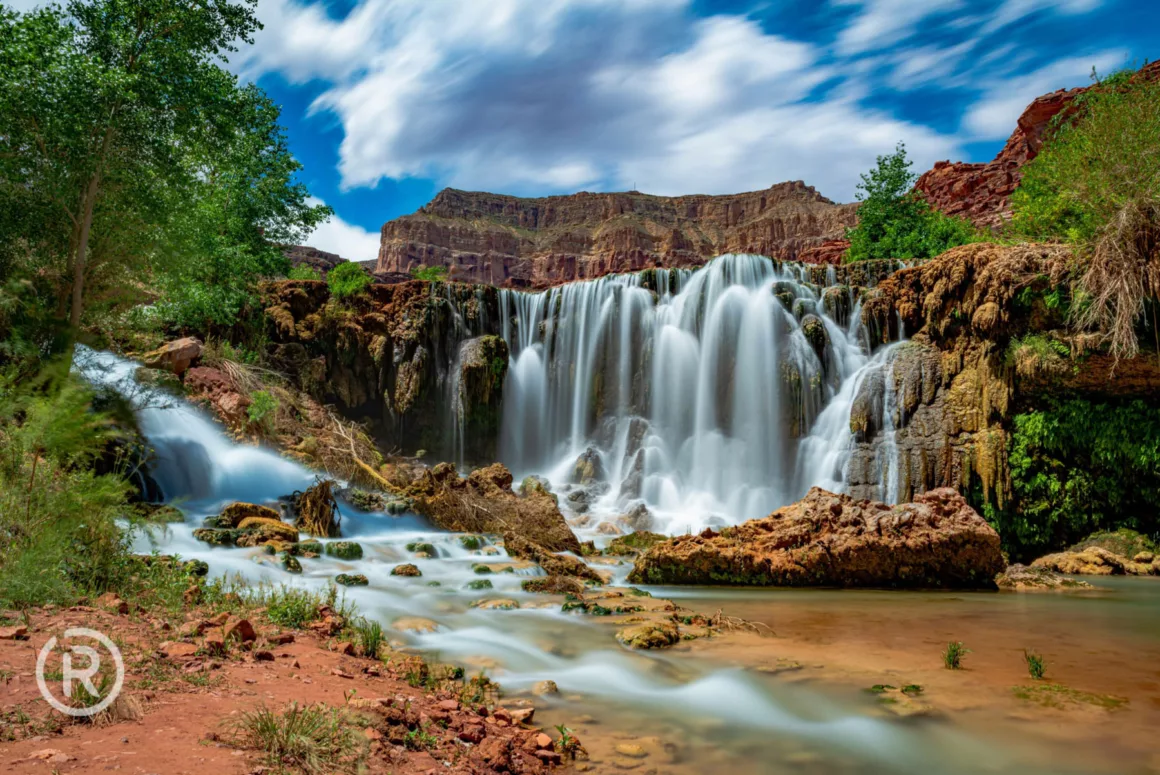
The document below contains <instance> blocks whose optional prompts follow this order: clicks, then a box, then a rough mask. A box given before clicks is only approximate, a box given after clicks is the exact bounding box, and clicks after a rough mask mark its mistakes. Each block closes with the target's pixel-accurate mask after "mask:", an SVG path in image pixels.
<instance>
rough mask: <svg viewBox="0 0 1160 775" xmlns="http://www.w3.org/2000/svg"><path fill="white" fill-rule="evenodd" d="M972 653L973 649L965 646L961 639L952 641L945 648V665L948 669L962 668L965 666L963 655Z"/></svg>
mask: <svg viewBox="0 0 1160 775" xmlns="http://www.w3.org/2000/svg"><path fill="white" fill-rule="evenodd" d="M970 653H971V650H970V649H969V648H967V647H966V646H964V645H963V642H962V641H961V640H958V641H951V642H950V643H948V644H947V647H946V649H944V650H943V666H944V667H946V669H947V670H960V669H962V666H963V657H965V656H966V655H967V654H970Z"/></svg>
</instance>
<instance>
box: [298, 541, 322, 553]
mask: <svg viewBox="0 0 1160 775" xmlns="http://www.w3.org/2000/svg"><path fill="white" fill-rule="evenodd" d="M294 549H295V552H296V553H297V554H299V555H303V554H315V555H321V554H322V553H323V551H324V550H323V547H322V542H321V541H302V542H300V543H298V544H296V545H295V547H294Z"/></svg>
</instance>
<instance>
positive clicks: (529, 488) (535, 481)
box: [520, 474, 559, 503]
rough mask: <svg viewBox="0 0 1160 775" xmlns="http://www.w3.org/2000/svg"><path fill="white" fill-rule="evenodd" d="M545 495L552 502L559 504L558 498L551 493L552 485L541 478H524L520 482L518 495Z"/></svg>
mask: <svg viewBox="0 0 1160 775" xmlns="http://www.w3.org/2000/svg"><path fill="white" fill-rule="evenodd" d="M533 493H534V494H539V495H547V496H548V497H550V498H551V499H552V500H554V501H556V502H557V503H559V498H557V496H556V494H555V493H554V492H552V483H551V482H549V481H548V480H547V479H545V478H544V477H542V476H536V475H535V474H533V475H531V476H525V477H524V480H523V481H522V482H520V495H521V496H523V497H525V498H526V497H528V496H529V495H532V494H533Z"/></svg>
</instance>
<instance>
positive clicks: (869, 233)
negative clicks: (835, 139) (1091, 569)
mask: <svg viewBox="0 0 1160 775" xmlns="http://www.w3.org/2000/svg"><path fill="white" fill-rule="evenodd" d="M911 164H912V163H911V161H910V160H909V159H907V158H906V146H905V145H904V144H902V143H899V144H898V146H897V147H896V148H895V150H894V153H892V154H887V155H885V156H879V157H878V164H877V166H875V168H874V169H872V170H870V171H869V172H868V173H865V174H864V175H862V182H861V183H859V184H858V194H857V198H858V201H859V202H861V203H862V204H861V206H860V207H859V208H858V225H857V226H855V227H854V228H852V229H849V230H848V231H847V233H846V236H847V238H848V239H849V240H850V249H849V250H848V251H847V253H846V260H847V261H865V260H869V259H882V258H900V259H908V258H930V257H932V256H937V255H939V254H940V253H944V252H946V251H947V250H949V249H950V248H953V247H955V246H956V245H964V244H966V243H968V242H972V241H974V240H976V239H977V236H976V233H975V229H974V227H973V226H972V225H971V224H970V223H969V222H967V221H965V220H963V219H961V218H951V217H949V216H947V215H944V214H943V213H941V212H939V211H938V210H935V209H934V208H932V207H931V206H930V204H929V203H928V202H927V201H926V199H924V198H923V197H922V195H921V194H918V193H916V192H915V191H913V190H912V187H913V186H914V182H915V180H917V176H916V175H915V174H914V173H913V172H912V171H911Z"/></svg>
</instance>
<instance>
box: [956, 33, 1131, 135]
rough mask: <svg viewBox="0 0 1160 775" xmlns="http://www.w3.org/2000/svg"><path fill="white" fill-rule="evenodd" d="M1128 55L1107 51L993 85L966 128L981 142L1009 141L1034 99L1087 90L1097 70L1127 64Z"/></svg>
mask: <svg viewBox="0 0 1160 775" xmlns="http://www.w3.org/2000/svg"><path fill="white" fill-rule="evenodd" d="M1126 58H1127V52H1124V51H1105V52H1102V53H1099V54H1093V55H1091V56H1086V57H1069V58H1067V59H1060V60H1056V61H1055V62H1052V63H1051V64H1049V65H1047V66H1045V67H1042V68H1040V69H1039V70H1036V71H1034V72H1032V73H1028V74H1027V75H1023V76H1020V77H1018V78H1009V79H1006V80H1003V81H999V82H996V83H994V84H992V85H991V87H990V88H989V89H988V90H987V92H986V93H985V94H984V95H983V97H982V99H980V100H979V101H978V102H976V103H975V104H974V105H973V106H972V107H971V108H970V109H969V110H968V111H967V114H966V116H964V118H963V127H964V128H965V129H966V130H967V131H968V132H970V133H971V134H972V135H974V136H975V137H976V138H978V139H992V138H1001V137H1006V136H1008V135H1009V134H1011V130H1012V128H1013V127H1014V126H1015V122H1016V121H1017V120H1018V119H1019V116H1020V114H1022V113H1023V110H1024V109H1025V108H1026V107H1027V106H1028V105H1029V104H1030V103H1031V101H1032V100H1033V99H1035V98H1036V97H1038V96H1039V95H1041V94H1046V93H1047V92H1051V91H1055V90H1056V89H1062V88H1071V87H1075V86H1086V85H1087V84H1088V83H1090V81H1089V80H1088V76H1089V75H1090V74H1091V71H1092V68H1093V67H1095V68H1096V69H1097V70H1099V71H1101V72H1107V71H1108V70H1111V69H1114V68H1115V67H1117V66H1118V65H1121V64H1123V63H1124V61H1125V59H1126Z"/></svg>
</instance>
